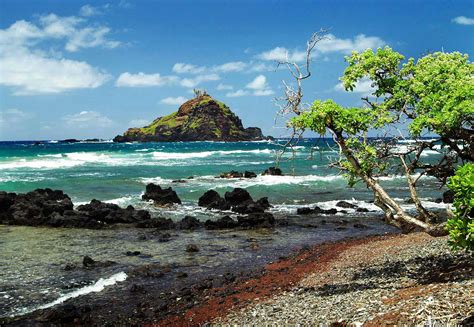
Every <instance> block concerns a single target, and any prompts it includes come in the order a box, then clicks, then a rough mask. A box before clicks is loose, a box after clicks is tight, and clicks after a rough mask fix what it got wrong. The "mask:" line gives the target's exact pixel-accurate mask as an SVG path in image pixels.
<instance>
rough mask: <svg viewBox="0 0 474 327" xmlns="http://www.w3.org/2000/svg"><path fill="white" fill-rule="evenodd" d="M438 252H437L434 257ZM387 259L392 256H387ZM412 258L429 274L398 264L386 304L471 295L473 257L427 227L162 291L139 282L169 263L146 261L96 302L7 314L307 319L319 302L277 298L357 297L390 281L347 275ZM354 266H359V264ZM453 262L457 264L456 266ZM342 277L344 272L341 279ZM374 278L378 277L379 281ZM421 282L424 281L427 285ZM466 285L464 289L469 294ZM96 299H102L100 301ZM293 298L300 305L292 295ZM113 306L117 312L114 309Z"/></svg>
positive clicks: (80, 320)
mask: <svg viewBox="0 0 474 327" xmlns="http://www.w3.org/2000/svg"><path fill="white" fill-rule="evenodd" d="M374 251H375V252H374ZM374 253H375V254H374ZM400 253H401V254H400ZM407 253H408V254H407ZM434 253H435V254H438V255H434V256H433V254H434ZM394 254H397V255H396V256H395V255H394ZM348 256H349V257H348ZM387 256H388V257H387ZM348 258H349V259H350V260H348ZM387 258H388V259H390V260H392V261H393V262H391V263H387V262H385V261H387ZM414 259H416V260H415V261H416V262H417V265H418V266H420V265H421V266H426V269H425V270H424V271H422V272H421V276H425V277H426V276H428V277H427V279H426V280H425V281H424V282H419V281H415V282H413V281H411V283H410V280H409V279H410V277H407V276H404V273H406V272H403V271H402V272H400V271H398V272H396V271H395V272H396V273H397V274H398V275H399V276H398V275H397V278H399V279H401V280H403V283H404V284H403V288H399V287H398V288H397V287H395V288H394V289H393V290H391V291H389V292H390V294H392V293H393V294H392V295H393V296H392V297H387V299H385V300H384V301H385V302H384V303H388V304H390V303H391V304H394V303H398V304H399V305H398V306H397V308H398V309H399V308H400V307H402V308H404V307H405V308H406V307H407V306H406V305H400V303H405V302H408V303H409V302H410V301H413V296H415V300H416V299H417V297H419V296H420V293H423V292H424V293H426V292H428V293H426V294H424V295H423V296H424V299H425V300H426V298H427V297H429V295H427V294H435V293H436V292H438V293H440V292H441V290H442V292H444V293H443V294H451V293H452V294H456V296H457V297H458V298H462V296H464V297H465V296H466V294H464V293H465V292H466V290H467V292H470V294H471V295H474V282H473V276H474V265H473V261H472V258H471V259H470V258H467V257H466V256H465V255H463V254H460V253H457V254H453V253H451V252H449V250H447V245H446V239H445V238H432V237H431V236H428V235H427V234H424V233H412V234H408V235H403V234H385V235H379V236H367V237H361V238H352V239H344V240H340V241H332V242H325V243H321V244H316V245H312V246H309V247H306V248H302V249H299V250H296V251H294V252H293V253H292V254H290V255H289V256H287V257H284V258H280V259H278V260H276V261H274V262H269V263H267V264H266V265H265V266H263V267H254V268H252V269H246V270H242V271H240V272H234V273H228V272H227V273H226V272H224V271H218V270H216V271H215V274H214V275H213V276H207V278H205V279H204V278H202V277H203V276H192V275H191V276H189V277H188V278H184V279H182V278H181V279H179V280H180V283H179V285H178V284H176V285H175V287H174V289H173V290H171V291H170V292H166V293H161V294H157V292H154V291H155V290H157V289H154V288H153V287H151V288H150V289H149V290H145V288H146V287H147V285H145V284H143V285H142V284H141V283H140V281H143V278H145V280H146V279H148V280H150V278H161V280H162V281H163V282H164V280H163V278H167V277H166V276H165V277H163V276H162V275H160V272H162V271H164V270H163V267H159V269H158V270H156V269H155V268H157V267H152V266H146V267H140V268H137V269H135V271H131V272H129V276H130V279H128V280H127V282H126V283H123V284H122V285H118V287H117V288H113V289H105V290H104V291H102V292H101V293H99V294H101V295H100V296H101V297H102V300H101V301H97V299H94V300H95V303H94V302H93V301H91V299H93V298H91V297H90V296H84V297H81V298H76V299H74V300H72V301H67V302H65V303H63V304H61V305H60V306H57V307H53V308H50V309H47V310H40V311H36V312H34V313H31V314H28V315H26V316H23V317H17V318H13V319H9V320H5V321H4V322H3V323H4V324H6V325H9V324H10V325H23V324H28V323H34V324H39V325H42V324H51V323H60V324H61V323H73V324H79V325H88V324H103V323H106V322H110V323H112V324H135V325H152V326H197V325H200V324H205V323H212V324H216V325H221V324H241V323H249V324H250V323H256V324H265V323H267V324H268V323H271V324H288V323H306V322H309V321H311V320H308V321H305V320H304V319H310V318H311V317H312V316H314V315H316V316H317V315H318V314H320V313H318V311H317V309H314V310H316V311H313V312H311V316H309V317H305V318H304V317H299V318H298V319H297V320H291V319H290V320H288V317H286V318H285V314H286V313H287V312H285V309H288V307H287V306H285V305H282V307H283V308H278V309H275V303H277V305H278V303H280V304H281V303H282V302H283V303H284V302H285V301H288V299H290V300H294V301H297V300H295V299H298V297H300V296H312V297H313V298H312V300H311V301H320V300H321V299H322V298H328V297H331V296H333V295H334V294H332V295H331V292H336V293H337V292H341V293H340V294H339V295H338V296H343V297H344V298H345V297H347V298H348V299H351V297H352V296H353V294H352V293H351V292H353V293H354V294H359V293H360V292H362V293H361V294H364V292H366V291H367V292H371V291H373V290H377V289H378V287H382V286H383V283H384V281H385V279H381V280H375V284H374V285H372V286H371V287H366V286H365V287H362V286H360V285H359V283H358V282H357V280H355V282H354V280H353V279H351V278H349V277H350V276H349V275H350V274H351V273H352V274H353V275H357V274H360V273H361V271H365V270H367V269H369V270H370V269H372V268H373V269H375V268H376V267H379V266H380V265H382V266H381V267H384V266H386V267H388V268H387V269H388V270H387V273H389V275H388V276H385V275H383V276H384V278H387V279H390V278H391V277H390V274H394V268H393V267H394V265H395V267H398V266H397V264H396V262H398V265H400V264H401V263H400V262H403V260H405V261H406V260H414ZM384 260H385V261H384ZM390 260H389V261H390ZM417 260H418V261H417ZM433 260H434V261H433ZM410 264H412V263H410ZM433 264H434V265H433ZM354 265H360V267H359V268H360V269H359V268H358V270H357V269H356V270H357V271H356V270H354V269H355V267H354ZM418 266H417V267H418ZM453 266H454V267H455V269H453V268H452V267H453ZM374 267H375V268H374ZM433 267H437V268H436V269H438V270H435V271H433ZM450 267H451V268H450ZM399 268H400V267H399ZM168 269H170V268H168ZM364 269H365V270H364ZM395 270H396V269H395ZM341 272H342V273H341ZM438 273H440V274H441V276H444V277H443V278H445V280H441V281H440V280H439V278H438V279H437V277H436V276H437V274H438ZM339 275H341V276H342V277H339ZM459 276H461V277H459ZM338 278H339V279H340V278H342V279H341V280H340V281H337V279H338ZM407 278H408V280H407ZM371 282H372V283H374V281H371ZM351 283H352V284H354V285H352V286H351V287H349V288H346V287H342V286H344V285H346V284H348V285H350V284H351ZM333 284H334V285H333ZM341 285H342V286H341ZM346 286H347V285H346ZM461 286H462V287H461ZM341 287H342V289H340V288H341ZM420 287H422V289H421V290H420ZM382 288H383V287H382ZM460 288H464V293H462V292H463V290H460ZM315 290H317V291H318V292H321V291H322V290H324V292H326V293H327V294H324V295H321V294H311V293H312V292H314V291H315ZM430 292H431V293H430ZM456 292H457V293H456ZM436 294H437V293H436ZM452 294H451V295H452ZM460 294H461V295H460ZM463 294H464V295H463ZM468 295H469V294H468ZM460 296H461V297H460ZM471 298H472V296H471ZM315 299H316V300H315ZM468 299H469V298H466V301H464V304H462V306H463V307H462V308H461V309H462V310H464V311H462V312H461V313H458V315H462V314H464V315H466V317H464V318H467V315H468V313H469V312H471V314H472V312H474V303H471V304H469V301H468ZM124 301H125V303H127V304H128V305H129V307H128V309H130V310H123V311H122V310H121V309H123V307H121V304H122V305H123V303H124ZM420 301H421V300H419V301H418V302H420ZM457 301H459V300H458V299H457V300H456V303H458V302H457ZM98 302H99V305H97V303H98ZM297 302H307V303H309V302H310V301H308V300H307V299H305V300H304V301H303V300H298V301H297ZM356 302H357V301H356ZM421 302H423V301H421ZM421 302H420V303H421ZM471 302H472V300H471ZM459 303H461V302H459ZM466 303H467V304H468V305H467V307H466V305H465V304H466ZM293 305H296V304H295V303H294V302H293ZM114 306H115V307H114ZM345 306H347V303H346V304H345ZM111 308H115V310H117V311H115V312H112V311H111V310H110V309H111ZM289 308H291V306H290V307H289ZM326 309H327V308H326ZM344 309H345V310H349V311H350V308H348V307H344V304H343V305H342V308H339V311H341V310H342V311H344ZM269 310H270V312H269ZM298 310H300V309H298ZM469 310H472V311H469ZM392 311H393V310H392ZM392 311H390V310H388V311H387V312H384V313H383V315H382V316H381V317H379V318H377V317H372V318H373V319H372V321H368V322H367V323H369V322H370V323H369V324H368V325H372V326H376V325H378V323H382V322H384V321H385V319H389V320H388V321H390V319H392V320H393V319H395V320H394V321H397V320H396V319H400V313H399V312H398V313H396V312H392ZM395 311H396V310H395ZM127 312H128V315H127ZM360 312H362V311H354V313H355V314H358V313H360ZM131 313H132V314H131ZM301 313H302V314H308V311H307V310H304V308H301ZM130 314H131V315H130ZM346 314H347V312H346ZM382 318H383V319H382ZM405 318H406V317H405ZM341 319H342V320H344V321H346V319H347V317H344V316H343V315H342V316H340V317H339V318H338V319H335V318H330V319H329V318H328V320H324V321H325V322H335V321H339V320H341ZM377 319H382V320H377ZM313 322H314V321H313ZM348 322H351V320H349V321H348ZM352 322H353V321H352Z"/></svg>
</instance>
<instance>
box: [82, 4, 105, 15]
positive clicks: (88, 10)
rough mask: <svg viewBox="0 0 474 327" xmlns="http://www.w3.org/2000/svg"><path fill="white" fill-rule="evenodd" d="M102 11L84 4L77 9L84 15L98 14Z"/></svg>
mask: <svg viewBox="0 0 474 327" xmlns="http://www.w3.org/2000/svg"><path fill="white" fill-rule="evenodd" d="M101 13H102V12H101V11H100V9H99V8H97V7H93V6H91V5H84V6H82V7H81V9H79V15H81V16H84V17H90V16H96V15H100V14H101Z"/></svg>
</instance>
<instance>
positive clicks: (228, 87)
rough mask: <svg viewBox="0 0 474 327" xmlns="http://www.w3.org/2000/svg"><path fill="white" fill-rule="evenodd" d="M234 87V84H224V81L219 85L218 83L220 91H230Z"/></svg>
mask: <svg viewBox="0 0 474 327" xmlns="http://www.w3.org/2000/svg"><path fill="white" fill-rule="evenodd" d="M233 89H234V87H233V86H232V85H229V84H223V83H220V84H219V85H217V90H218V91H230V90H233Z"/></svg>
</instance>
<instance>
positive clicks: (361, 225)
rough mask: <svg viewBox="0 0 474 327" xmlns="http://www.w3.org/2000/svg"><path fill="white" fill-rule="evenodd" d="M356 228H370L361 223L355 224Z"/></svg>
mask: <svg viewBox="0 0 474 327" xmlns="http://www.w3.org/2000/svg"><path fill="white" fill-rule="evenodd" d="M354 227H355V228H360V229H365V228H369V226H367V225H364V224H361V223H355V224H354Z"/></svg>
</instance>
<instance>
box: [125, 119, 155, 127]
mask: <svg viewBox="0 0 474 327" xmlns="http://www.w3.org/2000/svg"><path fill="white" fill-rule="evenodd" d="M149 124H150V121H149V120H147V119H132V120H131V121H129V122H128V126H130V127H142V126H147V125H149Z"/></svg>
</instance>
